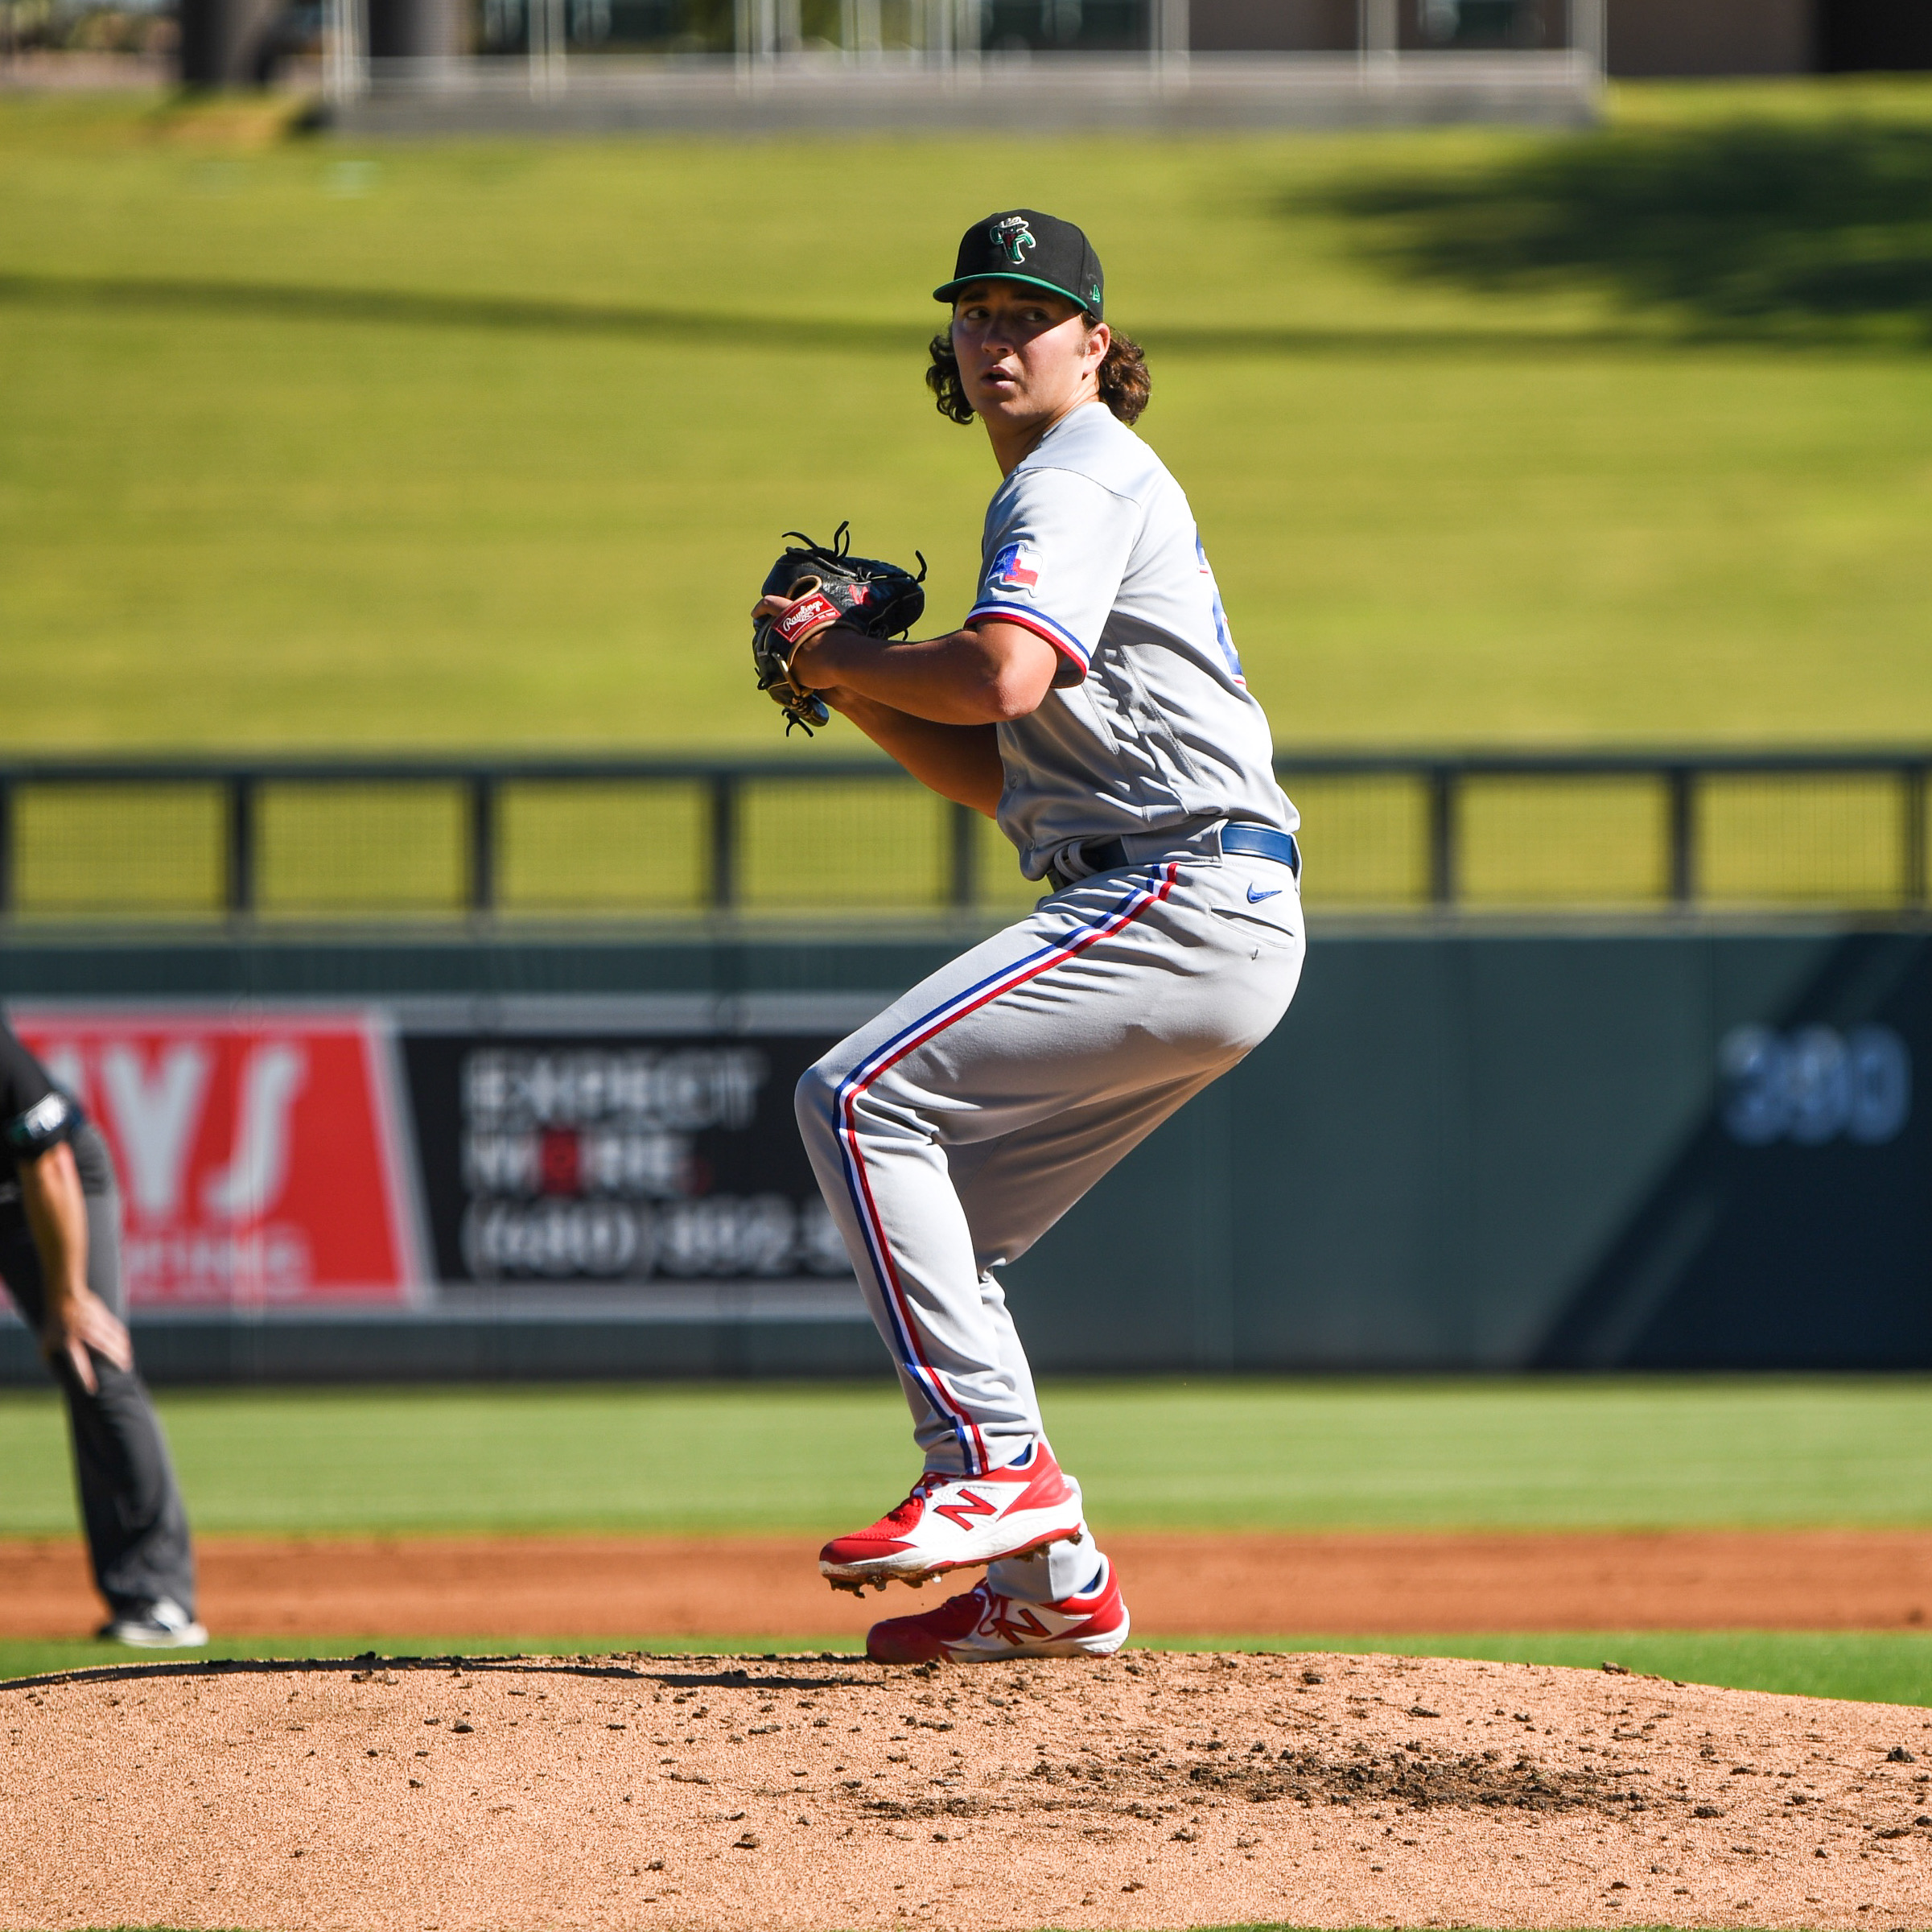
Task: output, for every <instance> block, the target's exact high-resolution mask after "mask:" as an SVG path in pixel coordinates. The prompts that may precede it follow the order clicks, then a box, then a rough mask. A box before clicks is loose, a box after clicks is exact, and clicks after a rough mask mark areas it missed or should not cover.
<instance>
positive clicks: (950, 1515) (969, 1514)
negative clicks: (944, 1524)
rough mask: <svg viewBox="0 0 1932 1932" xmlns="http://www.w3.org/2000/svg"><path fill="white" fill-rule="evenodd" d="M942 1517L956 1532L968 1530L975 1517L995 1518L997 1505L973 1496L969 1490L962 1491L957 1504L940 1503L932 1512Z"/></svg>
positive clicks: (997, 1510)
mask: <svg viewBox="0 0 1932 1932" xmlns="http://www.w3.org/2000/svg"><path fill="white" fill-rule="evenodd" d="M933 1514H934V1515H935V1516H943V1517H945V1518H946V1519H947V1521H948V1522H950V1523H951V1524H952V1526H953V1527H954V1529H956V1530H970V1529H971V1528H972V1526H973V1518H974V1517H976V1516H997V1515H998V1514H999V1504H998V1503H996V1502H987V1500H986V1499H985V1498H984V1497H980V1496H975V1495H974V1493H973V1492H972V1491H971V1490H970V1489H962V1490H961V1491H960V1492H959V1500H958V1502H942V1503H941V1504H940V1505H939V1506H938V1507H937V1509H935V1510H933Z"/></svg>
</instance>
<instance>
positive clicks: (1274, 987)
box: [797, 852, 1304, 1602]
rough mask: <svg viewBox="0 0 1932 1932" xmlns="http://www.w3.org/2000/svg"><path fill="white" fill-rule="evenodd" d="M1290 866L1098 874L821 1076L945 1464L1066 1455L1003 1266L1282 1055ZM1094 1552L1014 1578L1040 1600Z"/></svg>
mask: <svg viewBox="0 0 1932 1932" xmlns="http://www.w3.org/2000/svg"><path fill="white" fill-rule="evenodd" d="M1303 945H1304V937H1303V930H1302V919H1301V903H1300V893H1299V892H1298V891H1297V889H1296V881H1295V877H1294V875H1293V874H1292V873H1291V871H1289V870H1288V868H1287V867H1286V866H1284V865H1281V864H1279V863H1275V861H1273V860H1270V859H1260V858H1254V857H1250V856H1247V855H1234V854H1230V855H1226V856H1225V857H1222V856H1219V855H1216V854H1214V853H1212V852H1210V853H1207V854H1201V853H1198V852H1196V853H1184V854H1181V855H1176V856H1175V857H1172V858H1169V859H1164V860H1160V861H1155V862H1150V863H1140V864H1136V865H1131V866H1127V867H1123V868H1121V869H1119V870H1118V871H1110V872H1104V873H1101V874H1099V875H1096V876H1094V877H1093V878H1090V879H1081V880H1080V881H1078V882H1077V883H1076V884H1073V885H1071V886H1069V887H1066V888H1064V889H1063V890H1061V891H1059V892H1054V893H1053V894H1052V895H1051V896H1048V897H1047V898H1045V899H1043V900H1040V904H1038V905H1037V906H1036V907H1035V908H1034V909H1033V911H1032V912H1031V913H1030V914H1029V915H1028V917H1026V918H1024V919H1023V920H1021V921H1020V922H1019V923H1018V924H1017V925H1011V926H1009V927H1007V929H1006V930H1005V931H1004V932H1002V933H996V934H995V936H994V937H992V938H991V939H988V940H987V941H984V942H983V943H982V944H981V945H977V946H975V947H974V948H973V950H971V951H970V952H968V953H966V954H963V955H962V957H960V958H958V959H956V960H954V962H952V963H951V964H950V966H945V967H942V968H941V970H939V971H938V972H937V973H935V974H933V975H932V977H931V978H928V979H926V980H924V981H922V982H921V983H920V984H919V985H918V986H917V987H913V988H912V991H910V992H909V993H908V994H906V995H904V997H903V998H902V999H898V1000H896V1001H895V1002H894V1003H893V1004H892V1006H890V1007H888V1008H887V1009H886V1011H884V1012H883V1013H881V1014H880V1015H879V1017H878V1018H877V1019H876V1020H873V1021H871V1023H870V1024H868V1025H867V1026H864V1027H863V1028H860V1029H859V1032H856V1033H855V1034H853V1035H852V1036H851V1038H850V1039H848V1040H844V1041H842V1043H841V1044H839V1045H838V1046H837V1047H835V1048H834V1049H833V1050H832V1051H831V1052H830V1053H828V1054H827V1055H826V1057H825V1058H824V1059H822V1061H819V1062H818V1065H815V1066H814V1067H813V1068H811V1069H809V1071H808V1072H807V1073H805V1077H804V1078H803V1079H802V1080H801V1081H800V1082H799V1084H798V1093H797V1106H798V1123H799V1128H800V1131H801V1133H802V1134H803V1135H804V1139H805V1148H806V1151H808V1152H809V1155H810V1156H811V1160H812V1165H813V1168H814V1170H815V1172H816V1173H817V1175H818V1184H819V1187H820V1188H821V1190H822V1192H823V1193H824V1196H825V1199H826V1205H827V1206H828V1207H829V1208H830V1210H831V1213H832V1215H833V1217H834V1219H835V1220H836V1221H837V1222H838V1228H839V1231H840V1233H841V1234H842V1235H843V1237H844V1238H845V1245H846V1248H847V1252H848V1253H849V1254H851V1258H852V1265H853V1267H855V1270H856V1271H857V1272H858V1275H859V1284H860V1286H861V1287H862V1288H863V1291H864V1292H865V1296H866V1300H867V1305H868V1306H869V1308H871V1314H872V1319H873V1320H874V1322H875V1324H877V1326H878V1329H879V1333H880V1335H881V1336H882V1337H884V1340H885V1342H886V1345H887V1346H888V1348H889V1349H891V1350H892V1356H893V1359H894V1361H895V1362H896V1365H897V1366H898V1370H899V1379H900V1386H902V1387H903V1388H904V1391H905V1396H906V1400H907V1402H908V1404H909V1405H910V1407H911V1408H912V1419H913V1431H914V1434H915V1436H917V1440H918V1443H919V1446H920V1448H921V1451H922V1452H923V1453H924V1455H925V1467H926V1468H928V1469H941V1470H945V1471H946V1472H947V1473H950V1474H966V1475H971V1474H977V1473H980V1472H982V1471H984V1470H987V1469H997V1468H999V1467H1001V1466H1002V1465H1003V1464H1007V1463H1009V1462H1011V1461H1012V1460H1014V1458H1015V1456H1020V1455H1021V1454H1023V1453H1024V1452H1025V1450H1026V1448H1028V1445H1029V1444H1032V1443H1033V1442H1035V1441H1036V1440H1042V1439H1044V1434H1045V1431H1044V1426H1043V1424H1042V1423H1041V1420H1040V1405H1039V1401H1038V1399H1037V1397H1036V1395H1035V1394H1034V1390H1033V1378H1032V1371H1031V1370H1029V1368H1028V1366H1027V1359H1026V1351H1025V1350H1024V1349H1023V1348H1022V1347H1021V1345H1020V1337H1019V1334H1018V1333H1017V1331H1016V1330H1015V1327H1014V1325H1013V1318H1012V1316H1011V1313H1010V1312H1009V1311H1008V1310H1007V1304H1006V1299H1005V1296H1003V1293H1002V1292H1001V1290H1000V1286H999V1279H998V1273H997V1271H998V1270H999V1268H1001V1267H1003V1266H1005V1265H1006V1264H1007V1263H1010V1262H1012V1261H1015V1260H1017V1259H1018V1258H1020V1256H1021V1255H1022V1254H1025V1253H1026V1251H1027V1250H1028V1249H1029V1248H1030V1247H1032V1245H1033V1244H1034V1242H1036V1241H1037V1240H1039V1238H1040V1236H1041V1235H1042V1234H1044V1233H1045V1232H1046V1231H1047V1230H1048V1228H1050V1227H1052V1226H1053V1224H1054V1223H1055V1222H1056V1221H1058V1220H1059V1219H1060V1217H1061V1216H1062V1215H1063V1214H1065V1213H1066V1212H1067V1210H1068V1209H1069V1208H1071V1207H1072V1206H1073V1204H1074V1203H1075V1202H1076V1201H1078V1200H1079V1199H1080V1197H1081V1196H1082V1195H1083V1194H1085V1193H1086V1191H1087V1190H1088V1188H1090V1187H1092V1186H1093V1184H1094V1182H1095V1181H1097V1180H1099V1178H1100V1177H1101V1176H1102V1175H1103V1174H1104V1173H1106V1171H1107V1170H1108V1169H1109V1168H1111V1167H1112V1166H1113V1165H1114V1163H1115V1162H1117V1161H1118V1160H1120V1159H1121V1158H1122V1157H1123V1155H1126V1154H1127V1153H1128V1152H1129V1151H1131V1149H1133V1148H1134V1147H1138V1146H1139V1143H1141V1142H1142V1141H1143V1140H1144V1139H1146V1138H1147V1135H1150V1134H1151V1133H1152V1132H1153V1131H1154V1130H1155V1127H1159V1126H1160V1123H1161V1122H1162V1121H1164V1120H1165V1119H1166V1118H1168V1115H1169V1114H1172V1113H1173V1112H1174V1111H1175V1110H1176V1109H1177V1108H1178V1107H1180V1106H1181V1105H1182V1104H1183V1103H1184V1102H1186V1101H1187V1100H1188V1098H1190V1097H1191V1096H1193V1094H1197V1093H1198V1092H1199V1091H1200V1090H1201V1089H1202V1088H1203V1087H1205V1085H1208V1083H1209V1081H1212V1080H1213V1079H1214V1078H1216V1077H1217V1076H1218V1075H1220V1074H1221V1073H1226V1071H1227V1069H1229V1068H1230V1067H1231V1066H1233V1065H1234V1064H1235V1062H1236V1061H1238V1060H1240V1059H1241V1058H1242V1057H1243V1056H1244V1055H1246V1053H1249V1052H1250V1050H1251V1049H1252V1048H1254V1047H1255V1046H1257V1045H1258V1044H1259V1043H1260V1042H1261V1041H1262V1040H1265V1039H1266V1038H1267V1036H1268V1035H1269V1033H1271V1032H1272V1031H1273V1030H1274V1028H1275V1023H1276V1022H1277V1021H1278V1020H1279V1019H1280V1018H1281V1016H1282V1015H1283V1013H1284V1012H1285V1011H1287V1006H1288V1002H1289V1001H1290V1000H1291V999H1292V998H1293V997H1294V994H1295V988H1296V982H1298V980H1299V979H1300V974H1301V962H1302V953H1303ZM1097 1561H1098V1559H1097V1556H1096V1554H1095V1552H1094V1547H1093V1545H1092V1543H1091V1542H1090V1541H1089V1542H1085V1543H1081V1544H1080V1545H1077V1546H1073V1545H1069V1544H1064V1543H1062V1544H1057V1545H1055V1546H1054V1547H1053V1549H1052V1550H1051V1551H1048V1552H1047V1554H1046V1555H1045V1556H1044V1557H1040V1558H1036V1559H1031V1560H1029V1561H1028V1562H1026V1563H1002V1564H996V1565H995V1566H994V1569H993V1572H992V1573H991V1581H992V1584H993V1587H994V1588H996V1589H999V1590H1001V1591H1003V1592H1004V1593H1005V1594H1007V1595H1009V1596H1016V1597H1019V1598H1020V1599H1022V1600H1029V1601H1034V1602H1042V1601H1050V1600H1054V1599H1056V1598H1058V1597H1061V1596H1066V1595H1068V1594H1069V1593H1070V1592H1073V1591H1074V1590H1077V1589H1079V1588H1082V1587H1083V1586H1084V1585H1085V1584H1086V1583H1087V1582H1088V1581H1089V1580H1090V1578H1091V1577H1092V1576H1093V1575H1094V1572H1095V1567H1096V1564H1097Z"/></svg>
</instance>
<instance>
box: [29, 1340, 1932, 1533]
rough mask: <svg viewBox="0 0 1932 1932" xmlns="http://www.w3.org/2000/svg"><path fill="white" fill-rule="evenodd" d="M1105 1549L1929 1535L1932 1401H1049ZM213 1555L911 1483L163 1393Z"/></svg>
mask: <svg viewBox="0 0 1932 1932" xmlns="http://www.w3.org/2000/svg"><path fill="white" fill-rule="evenodd" d="M1044 1399H1045V1403H1046V1412H1047V1418H1048V1423H1049V1426H1050V1427H1051V1428H1052V1430H1053V1440H1054V1443H1055V1446H1056V1448H1057V1450H1058V1452H1059V1453H1060V1454H1061V1456H1062V1458H1063V1459H1064V1460H1065V1462H1066V1463H1067V1464H1068V1466H1069V1468H1072V1469H1075V1470H1077V1472H1078V1473H1079V1475H1080V1477H1081V1481H1082V1483H1083V1485H1084V1486H1085V1491H1086V1494H1087V1497H1088V1498H1089V1502H1090V1506H1091V1507H1092V1509H1093V1511H1094V1518H1095V1521H1096V1522H1097V1523H1098V1524H1099V1525H1101V1526H1103V1527H1104V1528H1106V1529H1118V1530H1135V1529H1147V1530H1152V1529H1189V1528H1200V1529H1215V1528H1221V1527H1226V1528H1230V1529H1254V1530H1313V1529H1337V1528H1370V1527H1374V1528H1431V1529H1445V1530H1446V1529H1557V1530H1560V1529H1569V1528H1575V1529H1584V1528H1610V1527H1632V1528H1637V1527H1642V1528H1665V1527H1689V1526H1703V1525H1716V1526H1722V1525H1752V1526H1780V1525H1785V1526H1791V1525H1805V1524H1815V1525H1828V1524H1901V1525H1902V1524H1912V1525H1923V1524H1926V1523H1932V1381H1928V1380H1926V1379H1925V1378H1897V1379H1885V1380H1880V1379H1872V1380H1864V1381H1859V1380H1832V1379H1823V1378H1820V1379H1816V1380H1792V1381H1746V1380H1736V1381H1726V1380H1710V1381H1683V1382H1675V1381H1662V1380H1658V1381H1649V1380H1635V1379H1631V1380H1605V1381H1600V1382H1599V1381H1584V1382H1553V1381H1538V1382H1332V1381H1329V1382H1196V1383H1192V1384H1189V1383H1180V1382H1131V1383H1114V1382H1058V1383H1054V1384H1050V1385H1049V1386H1048V1387H1047V1389H1046V1390H1045V1391H1044ZM161 1407H162V1411H163V1415H164V1417H165V1419H166V1421H167V1427H168V1430H169V1432H170V1435H171V1437H172V1439H173V1442H174V1444H175V1452H176V1454H177V1456H178V1457H179V1462H180V1466H181V1473H182V1478H183V1485H184V1487H185V1489H186V1491H187V1497H188V1502H189V1506H190V1510H191V1511H192V1514H193V1516H194V1518H195V1521H196V1524H197V1525H198V1526H199V1527H200V1529H202V1530H204V1531H208V1532H224V1531H225V1532H230V1533H246V1532H257V1533H270V1534H303V1535H311V1534H312V1535H326V1534H352V1533H358V1532H366V1531H389V1530H430V1531H436V1530H443V1531H449V1532H458V1531H479V1530H510V1531H524V1532H531V1533H534V1532H541V1531H550V1530H626V1531H632V1532H636V1533H641V1534H649V1533H673V1532H686V1533H702V1532H706V1531H710V1532H715V1533H718V1534H727V1533H731V1532H744V1531H752V1532H759V1531H765V1532H772V1533H784V1534H826V1533H827V1532H828V1531H829V1530H831V1529H834V1528H836V1527H838V1526H842V1525H843V1524H845V1523H846V1522H847V1521H849V1520H857V1519H862V1518H869V1517H871V1516H872V1515H875V1514H877V1513H878V1511H879V1510H880V1509H883V1508H884V1507H885V1506H887V1505H888V1503H889V1502H891V1501H892V1500H894V1499H896V1497H897V1496H898V1495H899V1494H900V1493H903V1490H904V1485H905V1484H906V1483H907V1482H908V1481H909V1479H910V1477H911V1476H912V1474H913V1473H915V1464H914V1463H913V1460H912V1452H911V1448H910V1444H909V1440H908V1432H907V1428H906V1423H905V1416H904V1408H903V1407H902V1405H901V1403H900V1398H899V1395H898V1393H897V1390H896V1389H895V1388H893V1387H892V1386H890V1385H884V1386H877V1387H869V1388H855V1387H841V1386H830V1387H827V1386H809V1387H805V1386H795V1385H761V1384H756V1383H752V1384H735V1385H727V1386H709V1387H707V1386H695V1387H694V1386H681V1385H669V1386H667V1385H661V1384H659V1385H649V1386H588V1387H582V1388H572V1387H568V1386H565V1387H557V1386H548V1387H539V1388H517V1387H492V1388H481V1389H408V1390H386V1389H376V1390H363V1389H332V1390H317V1391H308V1390H237V1391H233V1392H222V1393H210V1392H188V1391H183V1392H164V1393H163V1396H162V1398H161ZM0 1469H5V1470H6V1473H7V1481H6V1484H5V1485H4V1486H0V1535H12V1536H22V1535H27V1536H32V1535H49V1534H65V1533H68V1532H69V1531H70V1530H72V1526H73V1522H74V1515H73V1503H72V1491H71V1477H70V1476H69V1474H68V1467H67V1462H66V1446H65V1442H64V1435H63V1431H62V1430H61V1427H60V1423H59V1419H58V1417H57V1415H56V1410H55V1405H54V1401H53V1399H52V1397H51V1395H41V1394H31V1393H23V1392H14V1393H10V1394H5V1395H0Z"/></svg>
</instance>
